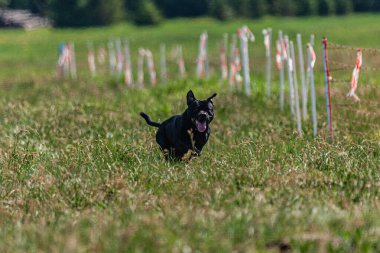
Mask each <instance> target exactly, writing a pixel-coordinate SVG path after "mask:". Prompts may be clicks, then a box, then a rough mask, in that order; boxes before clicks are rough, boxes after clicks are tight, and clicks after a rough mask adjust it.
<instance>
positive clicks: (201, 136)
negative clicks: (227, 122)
mask: <svg viewBox="0 0 380 253" xmlns="http://www.w3.org/2000/svg"><path fill="white" fill-rule="evenodd" d="M208 136H209V131H206V132H204V133H198V132H195V133H194V135H193V141H194V144H195V146H196V147H198V148H199V147H202V146H204V145H205V144H206V142H207V140H208Z"/></svg>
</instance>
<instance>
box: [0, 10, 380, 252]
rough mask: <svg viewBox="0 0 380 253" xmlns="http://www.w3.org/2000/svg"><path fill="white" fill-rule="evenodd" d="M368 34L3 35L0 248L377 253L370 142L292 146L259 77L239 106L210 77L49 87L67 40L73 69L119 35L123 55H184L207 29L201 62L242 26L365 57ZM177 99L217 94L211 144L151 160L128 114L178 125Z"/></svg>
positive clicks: (324, 23) (153, 150) (281, 22)
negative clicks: (128, 49)
mask: <svg viewBox="0 0 380 253" xmlns="http://www.w3.org/2000/svg"><path fill="white" fill-rule="evenodd" d="M379 22H380V16H375V15H372V16H359V15H356V16H349V17H332V18H324V19H320V18H308V19H293V18H292V19H278V18H265V19H263V20H261V21H247V20H241V21H235V22H231V23H217V22H215V21H212V20H208V19H200V20H195V21H191V22H189V20H177V21H172V22H170V23H165V24H163V25H162V26H160V27H158V28H141V29H137V28H135V27H131V26H128V25H123V24H121V25H117V26H114V27H110V28H96V29H83V30H41V31H32V32H24V31H21V30H5V31H2V33H1V35H0V79H1V87H0V95H1V98H0V166H1V169H0V252H183V253H190V252H379V251H380V200H379V197H380V177H379V176H380V142H379V139H378V138H373V137H374V136H371V138H338V139H336V140H335V141H334V142H333V143H329V142H327V141H326V138H325V134H323V133H322V134H320V136H319V137H318V138H317V139H313V138H311V137H310V136H311V134H310V132H311V128H310V126H309V125H310V124H309V125H307V124H306V125H305V126H304V130H305V133H306V134H305V136H304V137H303V138H300V137H298V136H297V135H296V134H295V133H294V129H295V128H294V126H293V123H292V122H291V121H290V117H289V115H288V113H281V112H280V110H279V108H278V103H277V97H276V96H275V97H274V98H272V99H269V100H268V99H265V98H264V97H263V93H264V87H263V86H264V80H262V79H261V78H254V80H253V81H254V83H255V84H256V86H257V88H256V92H255V95H254V96H252V97H249V98H247V97H246V96H244V95H243V94H241V93H240V92H236V91H230V90H228V89H226V88H225V87H223V86H221V85H220V83H219V81H218V79H217V78H211V79H210V80H207V81H204V80H203V81H199V80H195V79H193V78H188V79H186V80H184V81H172V82H170V83H169V84H167V85H159V86H157V87H154V88H144V89H126V88H125V87H124V85H122V84H119V83H118V82H117V81H116V80H113V79H110V78H100V77H99V78H97V79H95V80H93V79H90V78H88V75H89V74H88V72H87V70H83V69H85V62H86V60H82V64H83V65H82V68H80V71H79V74H80V77H79V80H78V81H62V80H56V79H55V78H52V76H53V74H54V71H55V62H56V59H57V54H56V50H57V49H56V48H57V44H58V43H59V42H60V41H62V40H73V41H75V42H76V44H77V49H78V58H79V61H80V59H82V58H84V57H85V53H86V52H85V48H86V43H87V41H88V40H92V41H95V42H98V43H100V42H102V43H103V42H106V41H107V40H108V38H109V37H112V36H115V37H118V36H119V37H120V36H128V37H129V39H130V41H131V46H132V50H135V49H136V48H137V47H138V46H140V45H143V46H145V47H148V48H152V49H154V50H155V52H157V51H158V49H159V47H158V45H159V43H161V42H166V43H167V45H169V46H170V45H174V44H176V43H181V44H182V45H183V46H184V49H188V50H185V52H184V53H185V58H186V57H187V58H189V59H195V55H196V51H197V41H198V36H199V34H200V32H202V31H203V30H206V29H207V30H208V31H209V35H210V47H211V48H210V51H213V50H214V52H216V43H217V41H218V40H219V39H220V38H221V36H222V34H223V33H224V32H233V31H234V30H235V29H236V28H237V27H239V26H240V25H241V24H244V23H247V24H248V25H251V26H252V29H253V30H254V31H255V29H256V33H258V34H260V31H261V28H263V27H268V26H270V27H272V28H273V29H274V31H277V30H278V29H280V28H281V29H282V30H283V31H284V32H286V33H288V34H290V35H292V36H294V34H295V33H296V32H301V33H303V34H305V36H306V35H308V34H310V33H315V34H316V36H317V38H320V37H321V36H322V35H326V36H328V38H329V39H330V40H332V41H334V42H337V43H342V44H348V45H352V46H365V47H377V46H378V45H380V43H379V42H380V37H378V36H377V35H378V34H379V32H380V27H379V26H378V24H379ZM258 36H260V35H258ZM257 43H261V41H260V40H259V41H258V42H257ZM79 67H81V65H79ZM317 80H319V81H318V82H319V83H318V85H319V86H320V87H322V86H323V83H320V80H322V76H321V74H318V76H317ZM189 89H193V91H194V93H195V95H196V96H197V97H199V98H206V97H207V96H208V95H210V94H212V93H213V92H218V96H217V97H216V98H215V115H216V116H215V120H214V122H213V123H212V135H211V138H210V140H209V143H208V144H207V145H206V147H205V149H204V151H203V153H202V156H201V157H200V158H197V159H194V160H192V161H191V162H180V163H174V162H166V161H165V160H164V159H163V156H162V155H161V153H160V151H159V150H158V147H157V145H156V143H155V141H154V129H152V128H149V127H148V126H146V124H145V123H143V121H142V119H141V118H139V116H138V112H140V111H146V112H147V113H148V114H149V115H151V116H152V118H153V119H155V120H156V119H157V120H163V119H165V118H167V117H168V116H170V115H172V114H176V113H181V112H182V111H183V110H184V109H185V94H186V92H187V91H188V90H189ZM274 93H275V92H274ZM319 99H320V100H319V102H320V103H319V104H318V105H319V111H323V110H324V107H323V101H324V100H323V99H324V98H323V97H321V98H319ZM353 124H355V122H353ZM319 125H320V126H319V127H320V129H324V128H325V127H326V123H325V119H324V118H323V115H320V118H319Z"/></svg>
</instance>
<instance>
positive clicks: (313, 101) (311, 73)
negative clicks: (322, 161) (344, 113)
mask: <svg viewBox="0 0 380 253" xmlns="http://www.w3.org/2000/svg"><path fill="white" fill-rule="evenodd" d="M313 41H314V36H313V37H312V39H311V41H310V42H313ZM310 44H311V43H310ZM311 50H312V49H311V47H310V45H308V47H307V55H308V69H309V77H310V91H311V111H312V119H313V135H314V137H316V136H317V99H316V96H315V85H314V67H313V66H312V60H311Z"/></svg>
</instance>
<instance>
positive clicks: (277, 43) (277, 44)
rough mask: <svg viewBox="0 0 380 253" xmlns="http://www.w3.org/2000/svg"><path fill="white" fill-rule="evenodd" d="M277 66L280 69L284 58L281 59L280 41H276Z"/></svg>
mask: <svg viewBox="0 0 380 253" xmlns="http://www.w3.org/2000/svg"><path fill="white" fill-rule="evenodd" d="M276 66H277V69H278V70H281V68H282V59H281V45H280V41H278V40H277V41H276Z"/></svg>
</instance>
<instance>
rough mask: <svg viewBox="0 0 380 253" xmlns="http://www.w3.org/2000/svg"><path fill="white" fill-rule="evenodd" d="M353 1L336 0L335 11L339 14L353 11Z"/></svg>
mask: <svg viewBox="0 0 380 253" xmlns="http://www.w3.org/2000/svg"><path fill="white" fill-rule="evenodd" d="M352 8H353V7H352V1H350V0H335V13H336V14H337V15H346V14H348V13H350V12H352Z"/></svg>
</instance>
